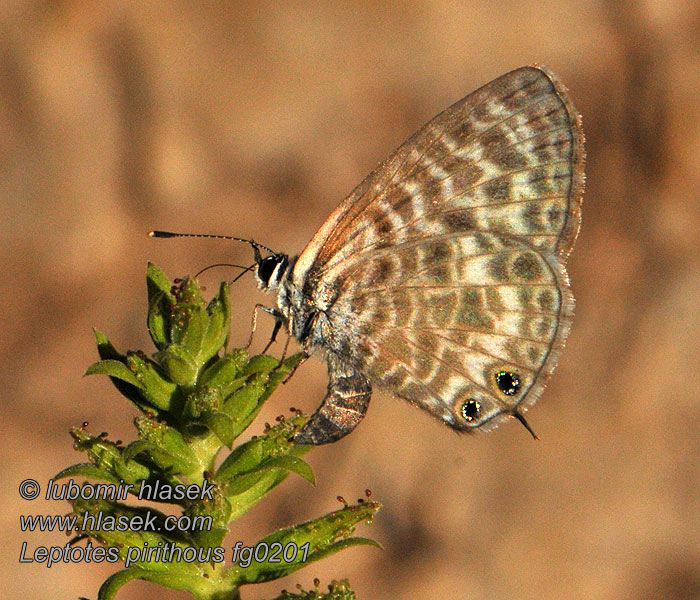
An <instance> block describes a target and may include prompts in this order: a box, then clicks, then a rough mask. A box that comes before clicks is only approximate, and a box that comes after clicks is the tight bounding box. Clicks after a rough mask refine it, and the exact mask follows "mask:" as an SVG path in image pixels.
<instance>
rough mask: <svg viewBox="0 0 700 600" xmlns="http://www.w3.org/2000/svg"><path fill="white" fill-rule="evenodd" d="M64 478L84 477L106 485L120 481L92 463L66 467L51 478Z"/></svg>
mask: <svg viewBox="0 0 700 600" xmlns="http://www.w3.org/2000/svg"><path fill="white" fill-rule="evenodd" d="M64 477H85V478H87V479H97V480H98V481H106V482H108V483H115V484H119V483H120V481H119V479H118V478H117V477H115V476H114V475H113V474H112V473H110V472H108V471H105V470H104V469H100V468H99V467H97V466H95V465H93V464H92V463H79V464H77V465H73V466H70V467H67V468H65V469H63V470H61V471H59V472H58V473H56V475H54V476H53V479H54V480H57V479H63V478H64Z"/></svg>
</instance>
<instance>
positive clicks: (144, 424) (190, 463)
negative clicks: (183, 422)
mask: <svg viewBox="0 0 700 600" xmlns="http://www.w3.org/2000/svg"><path fill="white" fill-rule="evenodd" d="M134 422H135V423H136V428H137V429H138V430H139V435H140V437H141V438H142V439H144V440H147V441H149V442H151V444H152V445H151V447H150V449H149V450H148V453H149V455H150V457H151V459H152V460H153V462H155V463H156V464H157V465H158V466H159V467H161V468H162V469H166V470H171V471H172V472H174V473H180V474H182V475H186V476H188V477H191V478H193V479H194V480H197V479H198V478H199V476H200V475H201V472H202V470H203V467H202V465H201V464H200V463H199V461H198V460H197V456H196V455H195V454H194V452H193V451H192V448H190V446H189V444H188V443H187V442H186V441H185V438H184V437H183V436H182V434H181V433H180V432H179V431H178V430H177V429H175V428H173V427H170V426H168V425H166V424H165V423H161V422H158V421H155V420H154V419H149V418H147V417H136V419H134Z"/></svg>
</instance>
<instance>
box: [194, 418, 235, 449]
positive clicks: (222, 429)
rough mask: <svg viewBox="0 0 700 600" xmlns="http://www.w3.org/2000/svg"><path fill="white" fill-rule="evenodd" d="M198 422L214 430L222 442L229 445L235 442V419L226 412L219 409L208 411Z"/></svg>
mask: <svg viewBox="0 0 700 600" xmlns="http://www.w3.org/2000/svg"><path fill="white" fill-rule="evenodd" d="M197 423H199V424H201V425H204V426H205V427H207V428H208V429H210V430H211V431H213V432H214V435H216V437H218V438H219V440H221V443H222V444H225V445H226V446H229V447H230V446H231V444H233V440H234V439H235V438H234V424H233V419H231V417H229V416H228V415H227V414H226V413H223V412H219V411H217V412H211V413H207V414H205V415H202V417H201V418H200V419H199V420H198V421H197Z"/></svg>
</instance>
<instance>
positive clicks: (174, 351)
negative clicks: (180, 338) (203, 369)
mask: <svg viewBox="0 0 700 600" xmlns="http://www.w3.org/2000/svg"><path fill="white" fill-rule="evenodd" d="M155 359H156V361H157V362H158V363H159V364H160V365H161V366H162V367H163V368H164V369H165V373H166V375H167V376H168V378H169V379H170V380H172V381H174V382H175V383H176V384H177V385H181V386H185V387H193V386H194V384H195V383H196V380H197V373H198V370H199V367H198V366H197V363H196V362H195V359H194V357H193V356H192V354H190V352H189V350H187V349H186V348H184V347H183V346H179V345H177V344H171V345H170V346H168V347H167V348H166V349H165V350H161V351H160V352H157V353H156V355H155Z"/></svg>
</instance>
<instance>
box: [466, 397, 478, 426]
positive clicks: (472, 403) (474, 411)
mask: <svg viewBox="0 0 700 600" xmlns="http://www.w3.org/2000/svg"><path fill="white" fill-rule="evenodd" d="M480 410H481V405H480V404H479V403H478V402H477V401H476V400H471V399H470V400H467V401H466V402H465V403H464V404H462V416H463V417H464V420H465V421H473V420H474V419H476V418H477V417H478V416H479V411H480Z"/></svg>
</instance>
